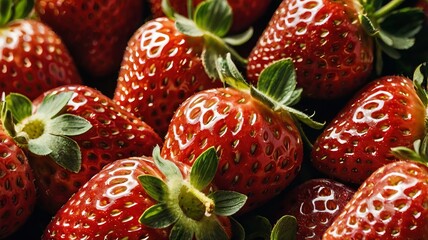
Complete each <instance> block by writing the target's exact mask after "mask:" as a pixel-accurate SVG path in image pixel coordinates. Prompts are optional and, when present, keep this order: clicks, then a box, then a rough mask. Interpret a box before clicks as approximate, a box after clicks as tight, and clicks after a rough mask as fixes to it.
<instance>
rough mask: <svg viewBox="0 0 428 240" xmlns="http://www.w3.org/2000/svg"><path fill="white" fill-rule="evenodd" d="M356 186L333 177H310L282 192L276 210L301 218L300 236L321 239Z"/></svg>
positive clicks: (298, 229)
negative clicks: (344, 183)
mask: <svg viewBox="0 0 428 240" xmlns="http://www.w3.org/2000/svg"><path fill="white" fill-rule="evenodd" d="M354 193H355V190H353V189H351V188H349V187H347V186H345V185H343V184H341V183H339V182H336V181H334V180H331V179H327V178H317V179H310V180H308V181H306V182H304V183H302V184H300V185H298V186H297V187H295V188H294V189H293V190H291V191H289V192H287V193H284V194H281V197H280V199H278V200H277V201H278V203H279V205H278V206H275V207H273V209H272V211H274V212H275V215H276V216H277V218H278V219H279V218H280V217H282V215H284V214H285V215H291V216H294V217H295V218H296V220H297V225H298V228H297V237H296V239H321V237H322V235H323V233H324V232H325V230H327V228H328V227H329V226H330V225H331V223H332V222H333V221H334V219H335V218H336V217H337V216H338V215H339V214H340V213H341V212H342V210H343V209H344V207H345V205H346V204H347V203H348V201H349V200H350V199H351V197H352V196H353V194H354Z"/></svg>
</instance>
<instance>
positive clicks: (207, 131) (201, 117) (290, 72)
mask: <svg viewBox="0 0 428 240" xmlns="http://www.w3.org/2000/svg"><path fill="white" fill-rule="evenodd" d="M228 56H229V58H227V60H223V61H222V63H220V65H219V69H221V70H220V71H221V72H222V76H223V74H224V76H223V77H222V78H223V80H224V81H227V83H228V84H230V85H232V86H235V87H226V88H216V89H208V90H204V91H201V92H198V93H196V94H194V95H193V96H191V97H190V98H188V99H187V100H186V101H185V102H183V104H182V105H181V106H180V107H179V108H178V109H177V111H176V113H175V115H174V117H173V118H172V120H171V124H170V126H169V129H168V133H167V135H166V137H165V142H164V146H163V148H162V152H161V153H162V156H163V157H165V158H167V159H173V160H175V161H180V162H183V163H185V164H188V165H192V164H193V162H194V159H195V156H198V155H199V154H200V153H201V152H202V151H204V150H205V149H207V148H209V147H211V146H214V147H215V148H216V149H217V152H218V155H219V161H220V162H219V164H220V165H219V169H218V171H217V174H216V177H215V179H214V184H215V185H216V186H218V187H219V188H220V189H225V190H231V191H237V192H240V193H243V194H245V195H247V196H248V202H247V204H246V205H245V206H244V207H243V208H242V209H241V213H244V212H247V211H249V210H251V209H254V208H256V207H258V206H260V205H261V204H263V203H265V202H266V201H268V200H269V199H271V198H272V197H273V196H275V195H277V194H278V193H279V192H281V191H282V190H283V189H284V188H285V187H286V186H287V185H288V184H289V183H290V182H291V181H292V180H293V179H294V178H295V176H296V175H297V173H298V172H299V170H300V166H301V162H302V158H303V142H302V138H301V134H300V133H299V125H296V124H298V123H297V122H295V119H299V120H302V121H303V122H305V123H307V124H309V125H311V126H313V127H319V125H318V124H317V123H316V122H314V121H312V120H311V119H310V118H309V117H308V116H306V115H305V114H304V113H302V112H299V111H297V110H295V109H292V108H291V107H289V106H287V105H293V104H295V103H297V101H298V99H299V94H300V93H301V91H300V89H295V84H296V82H295V75H294V74H295V72H294V69H293V66H292V64H291V62H290V61H289V60H283V61H278V62H276V63H274V64H272V66H271V67H270V68H268V69H266V70H265V71H264V72H263V74H262V75H261V77H260V80H259V84H258V87H257V88H255V87H253V86H250V85H248V84H247V83H245V81H244V79H243V78H242V76H241V75H240V73H239V72H238V71H237V69H236V67H235V66H234V65H233V63H232V60H231V59H230V55H228Z"/></svg>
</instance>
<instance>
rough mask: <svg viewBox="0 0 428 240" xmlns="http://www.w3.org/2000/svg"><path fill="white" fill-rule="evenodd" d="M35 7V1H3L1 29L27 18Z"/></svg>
mask: <svg viewBox="0 0 428 240" xmlns="http://www.w3.org/2000/svg"><path fill="white" fill-rule="evenodd" d="M33 7H34V0H1V1H0V28H1V27H2V26H4V25H6V24H7V23H9V22H11V21H13V20H15V19H21V18H25V17H27V16H28V15H29V14H30V13H31V11H32V10H33Z"/></svg>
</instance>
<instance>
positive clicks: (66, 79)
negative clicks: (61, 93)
mask: <svg viewBox="0 0 428 240" xmlns="http://www.w3.org/2000/svg"><path fill="white" fill-rule="evenodd" d="M0 66H1V70H0V86H1V89H2V91H3V92H5V93H6V94H8V93H10V92H15V93H21V94H24V95H25V96H27V97H28V98H30V99H34V98H36V97H38V96H39V95H40V94H42V93H43V92H44V91H47V90H49V89H52V88H54V87H58V86H61V85H66V84H80V83H81V78H80V75H79V73H78V71H77V69H76V67H75V65H74V62H73V59H72V58H71V56H70V54H69V52H68V50H67V48H66V47H65V45H64V44H63V42H62V40H61V39H60V38H59V36H58V35H57V34H56V33H55V32H54V31H52V29H50V28H49V27H48V26H46V25H45V24H43V23H41V22H39V21H35V20H15V21H12V22H10V23H8V25H6V27H4V28H2V29H1V31H0Z"/></svg>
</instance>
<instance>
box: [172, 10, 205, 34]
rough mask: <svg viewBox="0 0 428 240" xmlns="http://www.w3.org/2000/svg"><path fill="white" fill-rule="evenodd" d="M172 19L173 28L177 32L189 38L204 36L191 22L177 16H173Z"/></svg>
mask: <svg viewBox="0 0 428 240" xmlns="http://www.w3.org/2000/svg"><path fill="white" fill-rule="evenodd" d="M174 17H175V27H176V28H177V30H178V31H179V32H181V33H183V34H185V35H187V36H191V37H202V36H203V35H204V32H202V31H201V30H200V29H199V28H198V26H196V24H195V22H193V21H192V20H190V19H188V18H185V17H183V16H181V15H179V14H175V15H174Z"/></svg>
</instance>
